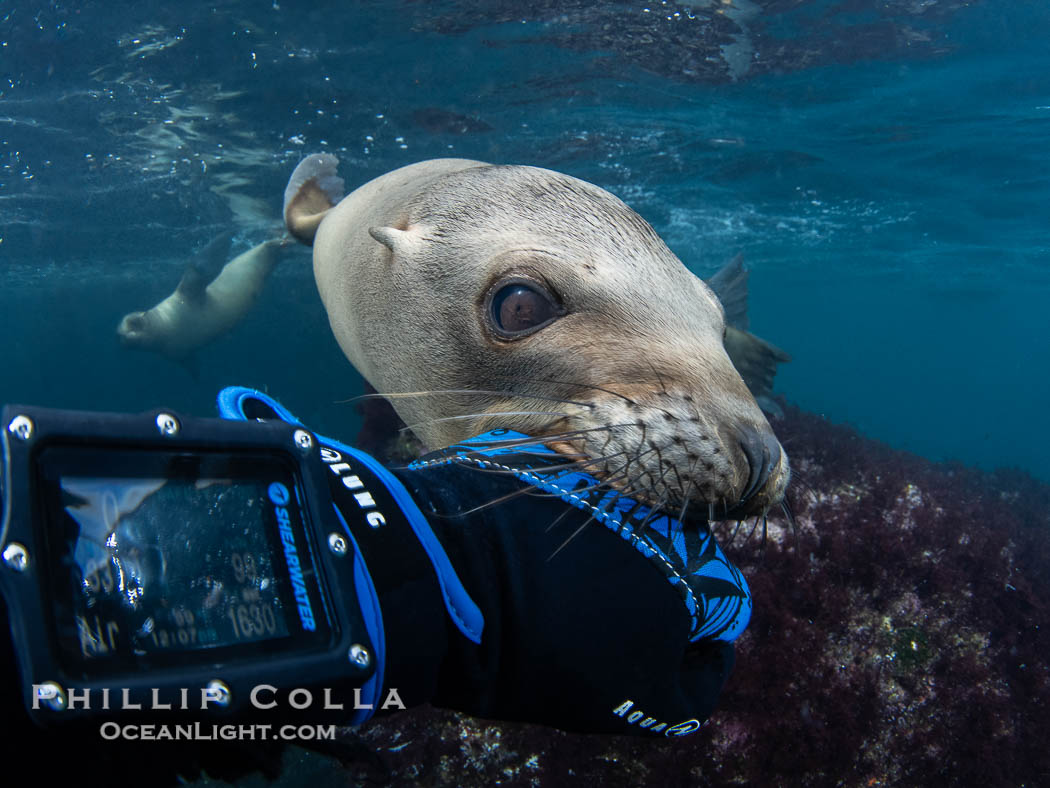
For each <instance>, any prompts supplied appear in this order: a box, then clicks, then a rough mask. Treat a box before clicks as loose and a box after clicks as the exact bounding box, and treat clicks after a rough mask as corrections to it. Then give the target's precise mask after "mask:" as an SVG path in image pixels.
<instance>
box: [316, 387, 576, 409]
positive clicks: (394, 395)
mask: <svg viewBox="0 0 1050 788" xmlns="http://www.w3.org/2000/svg"><path fill="white" fill-rule="evenodd" d="M449 394H464V395H465V394H490V395H495V396H500V397H522V398H524V399H539V400H544V401H546V402H561V403H563V404H565V405H578V406H579V407H581V408H590V409H593V408H594V403H593V402H580V401H579V400H572V399H565V398H564V397H550V396H544V395H542V394H525V393H522V392H519V391H504V390H500V389H433V390H431V391H397V392H388V393H386V394H380V393H378V392H376V393H372V394H358V395H356V396H354V397H350V398H349V399H338V400H336V401H335V402H336V404H337V405H349V404H352V403H354V402H358V401H360V400H366V399H410V398H419V397H440V396H442V395H449Z"/></svg>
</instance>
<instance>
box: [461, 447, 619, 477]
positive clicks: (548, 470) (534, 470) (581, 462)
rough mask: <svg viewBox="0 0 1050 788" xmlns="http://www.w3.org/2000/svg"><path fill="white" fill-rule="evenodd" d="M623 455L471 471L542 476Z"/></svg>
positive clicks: (478, 468) (475, 468) (475, 467)
mask: <svg viewBox="0 0 1050 788" xmlns="http://www.w3.org/2000/svg"><path fill="white" fill-rule="evenodd" d="M624 453H625V452H617V453H616V454H609V455H606V456H604V457H595V458H594V459H588V458H586V457H584V459H580V460H573V461H572V462H566V463H562V464H561V465H545V466H542V467H539V468H530V467H528V466H522V467H515V466H513V465H499V466H498V467H482V466H479V465H472V466H471V469H472V470H476V471H481V472H482V473H503V474H507V473H533V474H543V473H551V472H553V471H564V470H567V469H570V468H584V467H586V466H588V465H594V464H595V463H599V462H604V461H606V460H611V459H612V458H613V457H616V456H618V455H620V454H624ZM535 454H536V456H540V457H543V456H549V455H543V454H540V453H539V452H535Z"/></svg>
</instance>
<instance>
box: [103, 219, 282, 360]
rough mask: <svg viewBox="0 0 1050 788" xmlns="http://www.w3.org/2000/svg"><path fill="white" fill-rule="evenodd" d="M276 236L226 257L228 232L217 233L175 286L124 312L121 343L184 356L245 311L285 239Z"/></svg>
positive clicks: (178, 357)
mask: <svg viewBox="0 0 1050 788" xmlns="http://www.w3.org/2000/svg"><path fill="white" fill-rule="evenodd" d="M288 243H289V242H288V241H287V240H286V239H279V238H275V239H272V240H269V241H264V242H263V243H261V244H259V245H258V246H254V247H252V248H251V249H249V250H248V251H247V252H244V253H243V254H240V255H238V256H237V257H235V258H233V259H232V260H230V261H229V262H228V263H226V264H225V265H223V266H222V270H221V271H219V273H218V275H217V276H214V278H212V275H213V274H214V271H215V269H216V268H218V266H219V265H221V264H222V262H223V261H225V260H226V258H227V255H228V249H229V245H230V238H229V235H223V236H220V237H219V238H216V239H215V240H213V241H212V242H211V243H209V244H208V246H207V247H205V249H204V251H203V252H202V253H201V254H200V255H198V257H197V259H195V260H194V261H193V262H192V263H190V265H188V266H187V268H186V273H185V274H184V275H183V277H182V281H180V282H179V286H178V287H176V288H175V292H174V293H172V294H171V295H170V296H168V297H167V298H165V299H164V300H163V301H161V302H160V303H159V304H157V305H156V306H155V307H153V308H152V309H149V310H147V311H145V312H132V313H130V314H128V315H125V316H124V319H123V320H121V321H120V325H119V326H118V327H117V334H118V336H119V337H120V341H121V343H122V344H123V345H124V346H125V347H130V348H134V349H136V350H151V351H153V352H154V353H159V354H160V355H162V356H165V357H167V358H170V359H172V360H174V361H181V362H185V361H187V359H188V358H189V357H190V354H192V353H193V351H195V350H196V349H197V348H199V347H202V346H204V345H206V344H208V343H209V342H211V341H213V340H215V339H218V338H219V337H220V336H222V335H223V334H225V333H226V332H227V331H229V330H230V329H232V328H233V327H234V326H236V325H237V324H238V323H240V322H241V320H243V319H244V316H245V315H246V314H247V313H248V310H250V309H251V307H252V304H254V303H255V299H256V298H257V297H258V295H259V293H260V292H261V291H262V288H263V285H264V284H266V279H267V277H268V276H269V275H270V272H271V271H273V269H274V266H276V265H277V263H278V262H279V260H280V258H281V253H282V250H283V249H284V248H285V247H286V246H287V245H288Z"/></svg>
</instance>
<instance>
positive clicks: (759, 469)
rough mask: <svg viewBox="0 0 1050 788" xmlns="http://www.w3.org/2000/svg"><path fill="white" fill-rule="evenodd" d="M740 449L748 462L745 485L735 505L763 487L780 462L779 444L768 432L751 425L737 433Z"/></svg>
mask: <svg viewBox="0 0 1050 788" xmlns="http://www.w3.org/2000/svg"><path fill="white" fill-rule="evenodd" d="M739 439H740V449H741V451H743V452H744V456H745V457H746V458H747V464H748V468H749V471H748V477H747V487H745V488H744V492H743V493H742V494H741V495H740V500H739V501H738V502H737V507H740V506H743V505H744V504H746V503H747V502H748V501H749V500H751V499H752V498H753V497H754V496H755V494H756V493H758V491H759V490H761V489H762V488H763V487H765V484H766V482H767V481H769V477H770V476H771V475H772V473H773V471H774V469H775V468H776V467H777V466H778V465H779V464H780V444H779V443H778V442H777V439H776V438H775V437H774V436H773V434H772V433H770V432H759V431H758V430H756V429H754V428H752V427H743V428H742V429H741V430H740V433H739Z"/></svg>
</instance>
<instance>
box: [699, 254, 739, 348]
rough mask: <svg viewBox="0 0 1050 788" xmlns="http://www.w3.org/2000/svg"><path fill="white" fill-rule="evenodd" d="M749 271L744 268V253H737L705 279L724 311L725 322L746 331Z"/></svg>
mask: <svg viewBox="0 0 1050 788" xmlns="http://www.w3.org/2000/svg"><path fill="white" fill-rule="evenodd" d="M749 276H750V272H749V271H748V270H747V269H746V268H744V255H743V254H738V255H737V256H736V257H734V258H733V259H732V260H730V261H729V262H728V263H726V264H725V265H724V266H722V268H721V269H719V270H718V272H717V273H715V274H714V275H713V276H712V277H710V278H709V279H707V280H705V281H706V282H707V286H708V287H710V288H711V289H712V290H713V291H714V293H715V295H716V296H718V300H719V301H721V302H722V308H723V309H725V311H726V323H727V324H729V325H730V326H733V328H739V329H740V330H741V331H747V329H748V327H749V325H750V322H749V320H748V317H747V279H748V277H749Z"/></svg>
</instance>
